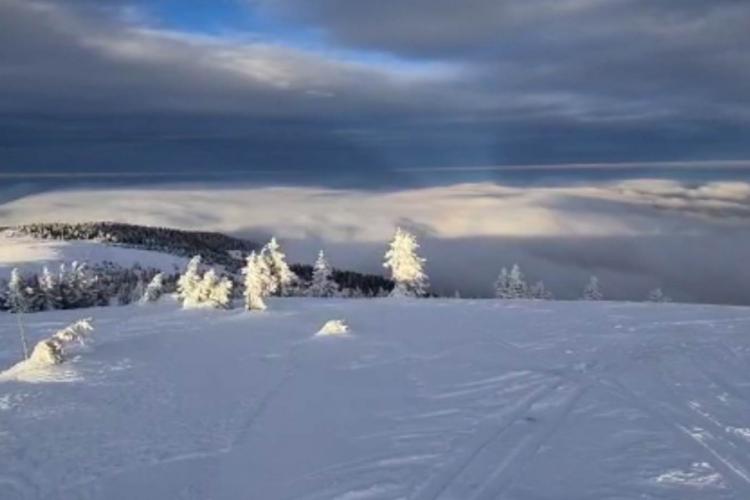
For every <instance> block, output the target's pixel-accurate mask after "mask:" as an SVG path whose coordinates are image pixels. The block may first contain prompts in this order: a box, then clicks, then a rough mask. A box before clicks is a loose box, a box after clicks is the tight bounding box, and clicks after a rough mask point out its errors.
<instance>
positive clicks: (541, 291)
mask: <svg viewBox="0 0 750 500" xmlns="http://www.w3.org/2000/svg"><path fill="white" fill-rule="evenodd" d="M529 294H530V296H531V298H532V299H537V300H552V299H553V298H554V296H553V295H552V292H551V291H550V290H548V289H547V287H546V286H544V281H541V280H540V281H537V282H536V283H535V284H534V286H532V287H531V290H530V292H529Z"/></svg>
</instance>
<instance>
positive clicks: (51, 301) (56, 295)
mask: <svg viewBox="0 0 750 500" xmlns="http://www.w3.org/2000/svg"><path fill="white" fill-rule="evenodd" d="M39 291H40V294H41V296H42V302H43V308H44V309H45V310H47V311H49V310H52V309H62V307H63V296H62V288H61V287H60V279H59V276H58V275H55V274H53V273H52V272H50V270H49V268H47V266H44V267H43V268H42V275H41V276H40V277H39Z"/></svg>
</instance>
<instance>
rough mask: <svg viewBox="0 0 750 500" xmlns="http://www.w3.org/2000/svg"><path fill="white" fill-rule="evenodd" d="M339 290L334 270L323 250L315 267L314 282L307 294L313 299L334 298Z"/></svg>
mask: <svg viewBox="0 0 750 500" xmlns="http://www.w3.org/2000/svg"><path fill="white" fill-rule="evenodd" d="M338 289H339V287H338V285H337V284H336V282H335V281H333V270H332V269H331V266H330V264H328V261H327V260H326V257H325V254H324V253H323V250H321V251H320V253H318V259H317V260H316V261H315V265H314V266H313V274H312V282H311V283H310V287H309V288H308V289H307V294H308V295H310V296H311V297H333V296H334V295H336V292H338Z"/></svg>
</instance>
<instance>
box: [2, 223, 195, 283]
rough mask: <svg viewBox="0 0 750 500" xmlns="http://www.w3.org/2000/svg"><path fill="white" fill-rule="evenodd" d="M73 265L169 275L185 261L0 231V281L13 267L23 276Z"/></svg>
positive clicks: (102, 245)
mask: <svg viewBox="0 0 750 500" xmlns="http://www.w3.org/2000/svg"><path fill="white" fill-rule="evenodd" d="M74 261H77V262H87V263H89V264H96V263H100V262H114V263H116V264H119V265H121V266H123V267H132V266H133V265H135V264H140V265H141V266H143V267H153V268H156V269H160V270H162V271H165V272H169V273H173V272H175V271H178V270H181V269H183V268H184V267H185V264H186V263H187V261H188V259H186V258H183V257H177V256H175V255H170V254H166V253H161V252H154V251H150V250H140V249H136V248H126V247H119V246H115V245H108V244H105V243H100V242H97V241H61V240H42V239H36V238H32V237H30V236H10V235H9V233H8V232H7V231H0V278H5V279H7V278H8V277H10V273H11V270H12V269H13V268H14V267H18V268H19V269H21V271H24V272H35V273H38V272H41V270H42V267H43V266H44V265H47V266H49V267H50V269H52V268H56V267H57V266H58V265H59V264H62V263H70V262H74Z"/></svg>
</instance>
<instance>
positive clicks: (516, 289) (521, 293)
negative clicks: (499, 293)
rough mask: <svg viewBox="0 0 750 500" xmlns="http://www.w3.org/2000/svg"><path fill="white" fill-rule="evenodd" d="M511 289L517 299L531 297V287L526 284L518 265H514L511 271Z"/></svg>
mask: <svg viewBox="0 0 750 500" xmlns="http://www.w3.org/2000/svg"><path fill="white" fill-rule="evenodd" d="M510 287H511V290H512V293H513V295H514V296H515V298H517V299H525V298H528V297H529V286H528V285H527V284H526V278H525V277H524V275H523V273H522V272H521V268H520V266H519V265H518V264H513V267H512V268H511V269H510Z"/></svg>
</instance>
